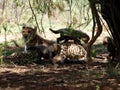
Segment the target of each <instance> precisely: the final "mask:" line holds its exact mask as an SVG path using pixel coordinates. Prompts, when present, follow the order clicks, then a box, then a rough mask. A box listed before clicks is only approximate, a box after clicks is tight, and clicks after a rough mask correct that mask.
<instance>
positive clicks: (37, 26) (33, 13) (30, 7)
mask: <svg viewBox="0 0 120 90" xmlns="http://www.w3.org/2000/svg"><path fill="white" fill-rule="evenodd" d="M28 2H29V6H30V9H31V11H32V14H33V16H34V18H35V21H36V24H37V27H38V30H39V31H40V27H39V24H38V21H37V16H36V15H35V12H34V10H33V8H32V5H31V3H30V0H28Z"/></svg>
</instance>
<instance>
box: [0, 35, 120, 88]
mask: <svg viewBox="0 0 120 90" xmlns="http://www.w3.org/2000/svg"><path fill="white" fill-rule="evenodd" d="M105 35H106V34H105V33H103V34H101V36H100V37H101V38H98V40H97V43H101V41H102V38H103V36H105ZM105 55H106V53H103V52H102V53H99V55H97V56H98V57H101V58H94V63H93V64H92V67H91V68H90V69H88V68H87V66H86V65H87V64H86V63H85V62H78V61H72V62H66V63H63V64H59V66H58V67H54V66H53V65H52V64H50V63H49V62H47V61H46V62H43V63H42V64H39V65H36V64H34V63H32V64H27V65H17V64H12V65H10V64H4V63H3V64H1V65H0V90H120V66H119V63H114V62H113V63H112V64H111V63H108V62H106V59H105V58H103V56H105ZM18 58H19V57H18ZM20 60H24V58H21V59H20ZM8 61H9V59H8Z"/></svg>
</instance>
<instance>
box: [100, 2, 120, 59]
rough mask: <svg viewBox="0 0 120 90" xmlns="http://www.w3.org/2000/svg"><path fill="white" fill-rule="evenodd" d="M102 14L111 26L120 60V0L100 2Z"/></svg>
mask: <svg viewBox="0 0 120 90" xmlns="http://www.w3.org/2000/svg"><path fill="white" fill-rule="evenodd" d="M100 2H101V14H102V17H103V18H104V20H105V21H106V22H107V24H108V26H109V30H110V32H111V34H112V36H113V39H114V43H115V45H116V48H117V53H118V58H119V59H120V52H119V51H120V43H119V42H120V31H119V30H120V9H119V6H120V1H119V0H100Z"/></svg>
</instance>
